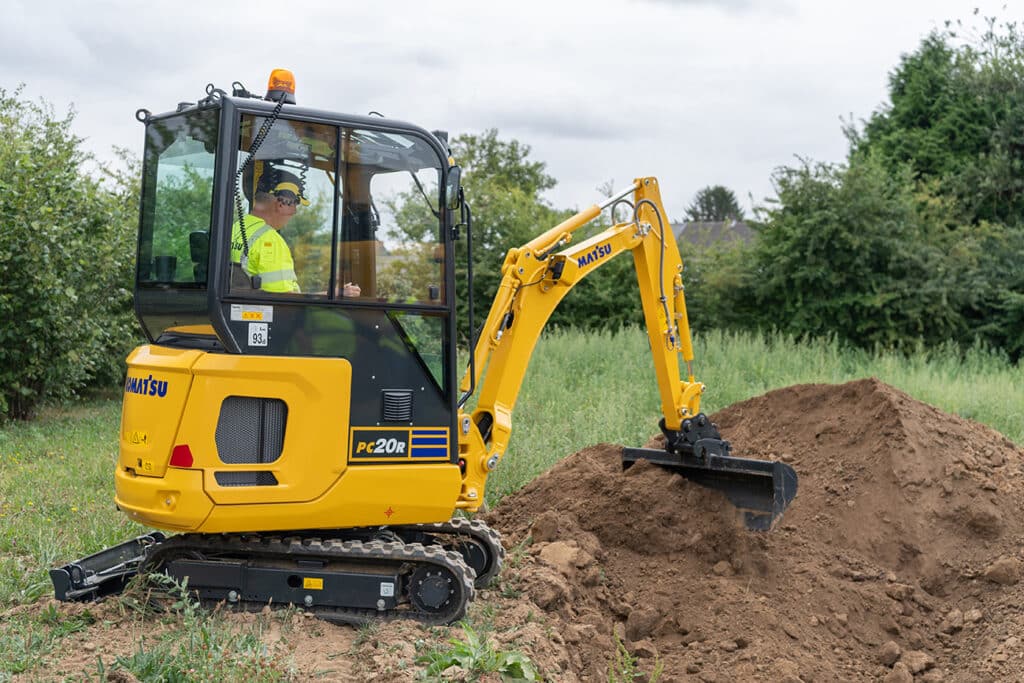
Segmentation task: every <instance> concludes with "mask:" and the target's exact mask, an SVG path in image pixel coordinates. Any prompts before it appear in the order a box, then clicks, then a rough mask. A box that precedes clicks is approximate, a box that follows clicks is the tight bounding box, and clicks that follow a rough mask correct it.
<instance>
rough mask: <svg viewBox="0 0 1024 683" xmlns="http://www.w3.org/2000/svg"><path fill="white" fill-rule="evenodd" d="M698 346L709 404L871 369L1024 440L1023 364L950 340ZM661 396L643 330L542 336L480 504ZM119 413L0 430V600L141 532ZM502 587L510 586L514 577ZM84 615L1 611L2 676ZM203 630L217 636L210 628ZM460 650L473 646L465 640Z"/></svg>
mask: <svg viewBox="0 0 1024 683" xmlns="http://www.w3.org/2000/svg"><path fill="white" fill-rule="evenodd" d="M695 341H696V344H695V352H696V355H697V362H696V363H695V366H694V371H695V374H696V376H697V378H698V379H699V380H700V381H702V382H704V383H705V384H706V385H707V387H708V391H707V393H706V394H705V397H704V402H703V408H704V409H705V411H706V412H714V411H716V410H718V409H720V408H723V407H725V406H727V405H729V404H731V403H734V402H736V401H740V400H743V399H746V398H750V397H752V396H756V395H758V394H761V393H764V392H765V391H768V390H770V389H774V388H778V387H783V386H787V385H790V384H795V383H807V382H828V383H840V382H845V381H849V380H852V379H857V378H862V377H871V376H874V377H877V378H879V379H880V380H882V381H884V382H887V383H889V384H892V385H893V386H896V387H897V388H899V389H902V390H903V391H906V392H907V393H908V394H910V395H911V396H914V397H915V398H917V399H919V400H922V401H925V402H927V403H930V404H933V405H935V406H937V407H939V408H940V409H942V410H944V411H947V412H950V413H956V414H959V415H961V416H964V417H968V418H971V419H974V420H977V421H979V422H982V423H985V424H988V425H989V426H991V427H993V428H995V429H996V430H998V431H1000V432H1002V433H1003V434H1005V435H1006V436H1007V437H1009V438H1010V439H1011V440H1013V441H1015V442H1017V443H1024V420H1022V419H1021V418H1022V413H1024V382H1022V381H1021V379H1022V377H1021V374H1022V368H1021V367H1020V366H1016V365H1011V364H1009V363H1007V362H1006V361H1005V359H1002V358H1000V357H999V356H998V355H996V354H992V353H987V352H985V351H984V350H980V349H971V350H968V351H967V352H964V353H961V352H959V351H957V350H956V349H952V348H947V349H940V350H938V351H932V352H927V353H925V352H922V353H918V354H915V355H913V356H909V357H906V356H902V355H898V354H890V353H867V352H863V351H851V350H848V349H844V348H842V347H841V346H840V345H839V344H837V343H835V342H828V341H823V342H797V341H794V340H793V339H789V338H785V337H778V336H761V335H756V334H723V333H718V332H713V333H709V334H706V335H701V336H700V337H698V338H697V339H696V340H695ZM658 402H659V399H658V393H657V387H656V384H655V379H654V371H653V366H652V364H651V359H650V351H649V348H648V344H647V338H646V335H645V334H644V333H643V332H642V331H639V330H623V331H621V332H616V333H601V334H582V333H578V332H572V331H559V330H552V331H549V332H548V333H546V334H545V335H544V336H543V338H542V339H541V340H540V342H539V344H538V346H537V349H536V351H535V352H534V355H533V360H532V362H531V365H530V368H529V370H528V372H527V375H526V378H525V381H524V383H523V389H522V392H521V394H520V397H519V400H518V403H517V404H516V407H515V411H514V417H513V435H512V440H511V443H510V445H509V449H508V453H507V454H506V456H505V458H504V459H503V460H502V462H501V464H500V465H499V467H498V469H497V470H496V471H495V473H494V474H493V475H492V476H491V478H490V480H489V482H488V487H487V501H488V503H489V504H491V505H495V504H497V503H498V502H499V501H500V500H501V498H502V497H503V496H505V495H508V494H509V493H511V492H513V491H516V490H517V489H519V488H520V487H522V486H523V485H524V484H525V483H526V482H528V481H530V480H531V479H533V478H534V477H536V476H537V475H538V474H539V473H541V472H542V471H544V470H545V469H547V468H549V467H550V466H551V465H553V464H554V463H555V462H556V461H558V460H559V459H560V458H562V457H564V456H565V455H567V454H569V453H573V452H575V451H577V450H579V449H581V448H583V447H585V446H588V445H591V444H595V443H600V442H614V443H623V444H637V445H639V444H642V443H644V442H645V441H646V440H647V439H648V438H649V437H650V436H652V435H653V434H655V433H656V432H657V431H658V428H657V421H658V417H659V403H658ZM119 418H120V404H119V401H117V400H115V399H102V400H93V401H90V402H83V403H79V404H70V405H67V406H60V407H55V408H50V409H48V410H46V411H44V412H43V413H42V414H41V415H40V416H39V417H38V419H36V420H35V421H34V422H31V423H13V424H12V423H9V424H4V425H2V426H0V609H4V608H9V607H12V606H14V605H19V604H28V603H33V602H35V601H36V600H37V599H38V598H39V597H41V596H44V595H48V594H51V591H52V587H51V585H50V582H49V578H48V575H47V570H48V569H49V568H50V567H52V566H59V565H61V564H63V563H65V562H68V561H70V560H72V559H75V558H77V557H81V556H84V555H86V554H89V553H93V552H96V551H97V550H100V549H102V548H104V547H107V546H110V545H113V544H115V543H118V542H121V541H123V540H125V539H126V538H130V537H132V536H134V535H137V534H139V533H142V532H143V531H144V529H143V528H142V527H139V526H138V525H136V524H134V523H131V522H129V521H127V519H126V518H125V517H124V516H123V515H122V514H120V513H118V512H117V511H116V510H115V508H114V505H113V467H114V459H115V456H116V449H117V441H118V439H117V436H118V422H119ZM501 587H502V590H504V591H508V592H510V593H514V592H515V591H516V590H517V587H516V586H515V585H514V584H513V583H509V584H508V585H505V584H502V585H501ZM83 624H85V622H84V621H82V620H81V619H79V618H78V617H74V618H71V617H67V618H65V619H63V620H62V619H61V618H60V617H59V616H54V615H50V616H49V617H46V618H43V617H42V616H40V615H35V616H31V615H30V614H28V613H23V614H14V615H13V616H6V617H5V619H4V620H3V621H2V622H0V680H2V679H3V677H4V676H3V673H4V672H15V671H29V672H31V671H32V670H33V667H36V666H38V665H39V662H41V661H42V660H43V659H44V658H45V657H46V656H47V655H48V654H49V653H51V652H53V651H55V650H58V649H59V648H61V647H63V645H62V643H63V642H64V641H65V640H66V638H67V637H68V636H69V635H70V634H71V633H74V632H75V630H76V629H81V628H84V627H85V626H84V625H83ZM204 628H209V629H212V631H211V632H216V630H217V628H218V626H217V625H216V624H215V623H213V622H211V623H209V624H205V626H204ZM366 635H367V637H369V636H370V635H372V634H371V633H368V634H366ZM245 642H248V643H249V645H252V646H253V648H255V647H256V646H255V643H254V642H252V641H245ZM244 644H245V643H243V645H244ZM450 645H451V646H452V647H451V648H449V650H450V651H453V652H454V651H458V649H459V648H458V647H457V646H456V645H455V644H450ZM157 647H164V646H162V645H159V646H154V645H152V644H149V645H147V646H146V648H142V646H141V645H140V647H139V649H138V650H137V652H136V653H135V655H133V659H132V662H133V663H129V662H128V661H125V662H123V664H125V666H126V667H129V666H130V667H135V666H136V665H137V666H138V667H139V670H140V671H141V670H142V669H143V668H144V665H145V666H148V664H146V662H150V663H151V664H152V666H154V667H157V666H161V664H160V662H161V661H164V660H162V659H161V657H164V655H165V654H166V652H167V651H166V650H158V649H156V648H157ZM168 647H169V646H168ZM246 647H248V646H246ZM466 647H468V648H469V649H470V650H472V649H473V648H472V644H471V643H468V642H467V643H466ZM462 649H466V648H462ZM254 652H255V650H254ZM250 654H252V653H250ZM257 654H258V653H257ZM498 654H499V655H500V654H501V653H498ZM613 654H614V653H613ZM239 656H241V655H239ZM253 656H256V655H255V654H253ZM246 661H249V660H246ZM172 665H174V666H176V664H173V662H172ZM169 666H170V665H169ZM154 671H155V669H154ZM185 671H186V672H187V668H186V669H185Z"/></svg>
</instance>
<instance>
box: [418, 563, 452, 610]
mask: <svg viewBox="0 0 1024 683" xmlns="http://www.w3.org/2000/svg"><path fill="white" fill-rule="evenodd" d="M461 592H462V589H461V586H460V584H459V582H458V580H457V578H456V577H455V575H454V574H453V573H452V572H451V571H450V570H449V569H447V568H445V567H439V566H429V567H419V568H417V569H416V570H415V571H413V573H412V576H410V577H409V602H411V603H412V604H413V605H414V606H415V607H416V608H417V609H420V610H422V611H424V612H444V611H446V610H447V609H448V608H449V607H450V606H451V605H452V604H454V603H457V602H458V601H460V600H461V599H462V598H461V595H460V594H461Z"/></svg>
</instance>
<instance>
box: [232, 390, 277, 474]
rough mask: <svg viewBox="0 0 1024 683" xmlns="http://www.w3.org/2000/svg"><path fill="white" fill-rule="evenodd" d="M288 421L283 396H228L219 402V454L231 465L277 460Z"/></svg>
mask: <svg viewBox="0 0 1024 683" xmlns="http://www.w3.org/2000/svg"><path fill="white" fill-rule="evenodd" d="M287 421H288V406H286V405H285V402H284V401H282V400H281V399H277V398H250V397H248V396H228V397H227V398H226V399H224V402H223V403H221V404H220V418H219V419H218V420H217V431H216V433H215V435H214V439H215V440H216V442H217V455H218V456H219V457H220V460H221V462H223V463H225V464H228V465H252V464H258V463H268V462H274V461H275V460H277V459H278V458H279V457H281V449H282V448H283V446H284V428H285V423H286V422H287ZM275 483H276V482H275Z"/></svg>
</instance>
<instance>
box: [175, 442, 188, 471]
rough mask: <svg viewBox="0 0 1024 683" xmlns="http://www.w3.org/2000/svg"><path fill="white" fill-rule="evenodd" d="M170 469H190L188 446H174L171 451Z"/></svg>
mask: <svg viewBox="0 0 1024 683" xmlns="http://www.w3.org/2000/svg"><path fill="white" fill-rule="evenodd" d="M171 467H192V450H191V449H190V448H189V447H188V444H181V445H180V446H175V447H174V450H173V451H171Z"/></svg>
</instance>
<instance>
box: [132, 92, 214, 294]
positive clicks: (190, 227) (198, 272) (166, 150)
mask: <svg viewBox="0 0 1024 683" xmlns="http://www.w3.org/2000/svg"><path fill="white" fill-rule="evenodd" d="M217 117H218V112H217V111H214V110H210V111H193V112H189V113H186V114H182V115H179V116H172V117H170V118H167V119H162V120H159V121H153V122H151V123H150V124H149V125H147V127H146V150H145V164H146V171H145V173H146V178H145V182H144V183H143V196H142V221H141V225H140V235H139V258H138V281H139V283H140V284H163V285H204V284H205V283H206V279H207V266H208V259H209V235H210V218H211V205H212V201H213V169H214V162H215V150H216V148H217V126H218V120H217Z"/></svg>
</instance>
